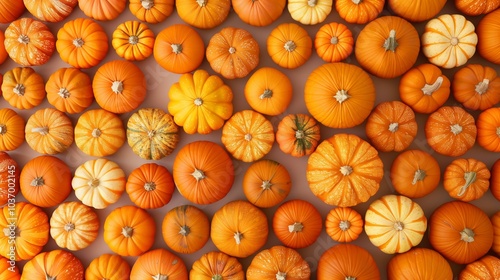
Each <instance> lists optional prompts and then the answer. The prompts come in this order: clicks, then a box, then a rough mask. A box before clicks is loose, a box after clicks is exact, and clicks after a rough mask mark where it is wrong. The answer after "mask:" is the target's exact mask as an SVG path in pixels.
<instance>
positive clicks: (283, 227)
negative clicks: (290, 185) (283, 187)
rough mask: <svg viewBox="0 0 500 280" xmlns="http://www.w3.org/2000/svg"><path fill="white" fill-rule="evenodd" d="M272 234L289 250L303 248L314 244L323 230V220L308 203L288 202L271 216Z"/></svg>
mask: <svg viewBox="0 0 500 280" xmlns="http://www.w3.org/2000/svg"><path fill="white" fill-rule="evenodd" d="M272 226H273V232H274V234H276V237H278V239H279V240H280V242H281V243H283V244H284V245H285V246H287V247H289V248H294V249H299V248H305V247H308V246H310V245H311V244H313V243H314V242H316V240H317V239H318V237H319V235H320V234H321V230H322V229H323V218H322V217H321V214H320V213H319V211H318V209H316V207H315V206H314V205H313V204H311V203H310V202H308V201H305V200H301V199H294V200H288V201H287V202H285V203H283V204H281V205H280V206H279V207H278V208H277V209H276V212H274V215H273V224H272Z"/></svg>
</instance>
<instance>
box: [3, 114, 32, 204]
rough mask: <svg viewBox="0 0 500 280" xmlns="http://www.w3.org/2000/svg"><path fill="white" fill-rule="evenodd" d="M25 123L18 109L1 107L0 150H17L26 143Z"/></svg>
mask: <svg viewBox="0 0 500 280" xmlns="http://www.w3.org/2000/svg"><path fill="white" fill-rule="evenodd" d="M25 123H26V122H25V121H24V119H23V117H21V116H20V115H19V114H18V113H17V112H16V111H14V110H12V109H9V108H2V109H0V151H12V150H15V149H17V148H19V147H20V146H21V145H22V144H23V143H24V126H25ZM0 204H1V203H0Z"/></svg>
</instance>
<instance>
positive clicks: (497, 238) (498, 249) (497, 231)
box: [491, 211, 500, 254]
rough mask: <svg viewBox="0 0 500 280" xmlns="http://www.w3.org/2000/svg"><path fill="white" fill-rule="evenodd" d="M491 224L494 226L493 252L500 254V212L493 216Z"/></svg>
mask: <svg viewBox="0 0 500 280" xmlns="http://www.w3.org/2000/svg"><path fill="white" fill-rule="evenodd" d="M491 224H492V225H493V245H492V246H491V249H492V250H493V252H495V253H497V254H500V211H497V212H496V213H495V214H493V215H492V216H491Z"/></svg>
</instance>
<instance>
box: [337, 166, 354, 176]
mask: <svg viewBox="0 0 500 280" xmlns="http://www.w3.org/2000/svg"><path fill="white" fill-rule="evenodd" d="M353 171H354V170H353V169H352V167H351V166H349V165H344V166H341V167H340V173H342V175H344V176H349V175H350V174H351V173H352V172H353Z"/></svg>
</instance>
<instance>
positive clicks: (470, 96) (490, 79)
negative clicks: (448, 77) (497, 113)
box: [452, 2, 500, 111]
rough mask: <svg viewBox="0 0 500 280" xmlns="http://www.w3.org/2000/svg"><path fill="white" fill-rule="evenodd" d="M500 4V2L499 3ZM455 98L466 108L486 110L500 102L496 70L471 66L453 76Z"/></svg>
mask: <svg viewBox="0 0 500 280" xmlns="http://www.w3.org/2000/svg"><path fill="white" fill-rule="evenodd" d="M499 3H500V2H499ZM452 88H453V97H455V100H457V101H458V102H460V103H461V104H462V105H463V106H464V107H465V108H467V109H471V110H481V111H483V110H486V109H489V108H491V107H493V106H495V105H496V104H498V103H499V102H500V95H498V94H495V93H496V92H499V91H500V77H498V76H497V72H496V70H495V69H494V68H491V67H488V66H483V65H480V64H469V65H466V66H464V67H462V68H460V69H459V70H458V71H457V72H455V74H454V75H453V82H452Z"/></svg>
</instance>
